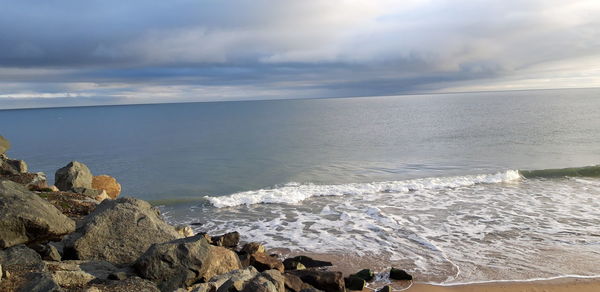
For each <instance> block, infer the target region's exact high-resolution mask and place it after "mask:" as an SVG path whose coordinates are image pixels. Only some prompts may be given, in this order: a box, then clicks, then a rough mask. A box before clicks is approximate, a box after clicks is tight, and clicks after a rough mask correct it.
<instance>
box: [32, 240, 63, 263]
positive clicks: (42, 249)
mask: <svg viewBox="0 0 600 292" xmlns="http://www.w3.org/2000/svg"><path fill="white" fill-rule="evenodd" d="M29 247H30V248H31V249H33V250H35V251H36V252H37V253H38V254H39V255H40V256H41V257H42V259H43V260H45V261H56V262H59V261H60V260H61V258H62V257H61V255H60V252H59V251H58V249H57V248H56V247H55V246H53V245H49V244H48V245H46V244H39V243H36V244H32V245H30V246H29Z"/></svg>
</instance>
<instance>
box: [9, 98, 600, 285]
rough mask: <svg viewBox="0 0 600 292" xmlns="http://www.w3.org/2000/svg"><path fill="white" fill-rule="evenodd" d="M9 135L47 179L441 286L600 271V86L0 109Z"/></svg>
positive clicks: (276, 246)
mask: <svg viewBox="0 0 600 292" xmlns="http://www.w3.org/2000/svg"><path fill="white" fill-rule="evenodd" d="M0 135H3V136H4V137H6V138H8V139H9V140H10V141H11V142H12V145H13V147H12V149H10V150H9V152H8V155H9V156H10V157H12V158H17V159H23V160H25V161H26V162H27V163H28V164H29V168H30V170H31V171H35V172H38V171H41V172H45V173H46V174H47V176H48V179H49V181H50V182H53V177H54V172H55V171H56V170H57V169H58V168H60V167H62V166H64V165H66V164H67V163H68V162H70V161H72V160H77V161H80V162H83V163H85V164H86V165H88V166H89V168H90V169H91V170H92V172H93V173H94V174H95V175H99V174H109V175H112V176H114V177H116V178H117V179H118V180H119V182H120V183H121V184H122V186H123V192H122V196H133V197H137V198H141V199H144V200H148V201H150V202H152V203H153V204H155V205H156V206H157V207H158V208H160V210H161V211H162V214H163V215H164V216H165V218H166V219H167V220H168V221H169V222H171V223H173V224H186V225H190V226H192V227H193V228H194V230H195V231H197V232H208V233H209V234H220V233H224V232H231V231H238V232H240V234H241V240H242V241H244V242H248V241H258V242H262V243H264V244H266V246H267V248H271V249H273V250H277V251H280V252H281V253H284V254H301V253H310V254H313V255H316V256H319V255H320V256H322V257H325V258H329V259H333V261H334V263H335V264H336V265H339V266H346V267H347V266H350V267H352V268H357V269H358V268H359V267H365V268H373V269H375V270H376V271H382V272H383V271H385V270H386V269H388V268H389V267H391V266H394V267H398V268H402V269H405V270H406V271H407V272H409V273H411V274H413V276H414V277H415V280H416V281H420V282H427V283H437V284H442V285H450V284H456V283H473V282H486V281H498V280H501V281H507V280H508V281H510V280H532V279H552V278H558V277H566V276H570V277H596V276H597V275H600V167H595V165H598V164H600V89H556V90H529V91H504V92H476V93H451V94H424V95H404V96H385V97H356V98H331V99H296V100H295V99H288V100H268V101H235V102H202V103H177V104H151V105H119V106H93V107H64V108H44V109H18V110H1V111H0ZM585 166H589V167H587V168H582V167H585ZM561 168H573V169H570V170H556V169H561ZM548 169H551V170H550V171H548ZM552 169H554V170H552ZM541 170H544V171H541ZM527 171H533V172H527ZM357 263H358V264H357ZM382 275H384V273H382ZM381 277H382V278H381V279H383V278H385V276H381ZM383 280H385V279H383Z"/></svg>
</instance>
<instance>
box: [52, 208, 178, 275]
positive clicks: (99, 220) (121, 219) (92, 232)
mask: <svg viewBox="0 0 600 292" xmlns="http://www.w3.org/2000/svg"><path fill="white" fill-rule="evenodd" d="M176 238H179V234H178V233H177V231H175V228H173V227H172V226H170V225H168V224H167V223H165V222H164V221H163V219H162V218H161V217H160V213H159V211H158V210H157V209H156V208H153V207H152V206H151V205H150V204H149V203H148V202H145V201H142V200H138V199H134V198H127V197H125V198H119V199H116V200H104V201H103V202H102V203H100V204H99V205H98V206H97V207H96V209H95V210H94V211H93V212H92V213H91V214H89V215H88V216H86V217H85V218H84V219H83V221H82V222H81V227H79V228H78V229H77V231H76V232H75V233H73V234H71V235H69V236H68V238H66V239H65V240H64V242H65V257H67V258H69V259H80V260H105V261H109V262H111V263H114V264H117V265H121V264H129V263H132V262H134V261H135V260H136V259H137V258H138V257H139V256H140V255H142V254H143V253H144V252H145V251H146V250H147V249H148V248H149V247H150V246H151V245H152V244H155V243H162V242H166V241H170V240H173V239H176Z"/></svg>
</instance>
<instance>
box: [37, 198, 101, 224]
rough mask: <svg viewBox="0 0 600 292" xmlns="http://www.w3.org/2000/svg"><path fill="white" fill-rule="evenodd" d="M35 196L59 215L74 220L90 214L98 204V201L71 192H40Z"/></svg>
mask: <svg viewBox="0 0 600 292" xmlns="http://www.w3.org/2000/svg"><path fill="white" fill-rule="evenodd" d="M37 195H38V196H40V197H42V198H44V199H45V200H46V201H48V202H49V203H50V204H52V205H53V206H54V207H56V208H57V209H58V210H59V211H60V212H61V213H63V214H65V215H67V216H68V217H70V218H76V219H79V218H81V217H83V216H86V215H88V214H90V213H92V211H94V209H96V206H98V204H99V202H98V201H96V200H94V199H92V198H90V197H88V196H86V195H82V194H77V193H71V192H41V193H37Z"/></svg>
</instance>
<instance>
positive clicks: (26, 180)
mask: <svg viewBox="0 0 600 292" xmlns="http://www.w3.org/2000/svg"><path fill="white" fill-rule="evenodd" d="M3 178H5V179H7V180H10V181H14V182H16V183H18V184H20V185H24V186H25V187H26V188H27V189H28V190H31V191H39V190H44V189H48V183H47V182H46V175H45V174H44V173H43V172H38V173H17V174H8V175H4V176H3Z"/></svg>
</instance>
